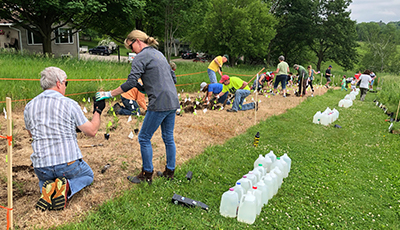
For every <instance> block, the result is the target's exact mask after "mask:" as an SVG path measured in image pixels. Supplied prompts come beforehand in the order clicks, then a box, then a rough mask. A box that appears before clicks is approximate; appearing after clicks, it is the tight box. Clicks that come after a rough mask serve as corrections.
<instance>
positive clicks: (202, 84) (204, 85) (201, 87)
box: [200, 82, 207, 91]
mask: <svg viewBox="0 0 400 230" xmlns="http://www.w3.org/2000/svg"><path fill="white" fill-rule="evenodd" d="M206 86H207V83H205V82H202V83H201V84H200V91H203V89H204V87H206Z"/></svg>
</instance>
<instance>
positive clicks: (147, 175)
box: [128, 168, 153, 184]
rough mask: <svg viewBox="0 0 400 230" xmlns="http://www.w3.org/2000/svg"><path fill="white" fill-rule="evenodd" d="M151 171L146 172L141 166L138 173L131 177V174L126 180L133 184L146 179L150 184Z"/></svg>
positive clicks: (151, 180)
mask: <svg viewBox="0 0 400 230" xmlns="http://www.w3.org/2000/svg"><path fill="white" fill-rule="evenodd" d="M152 177H153V172H146V171H144V169H143V168H142V171H141V172H140V173H139V175H137V176H135V177H133V176H128V180H129V181H130V182H132V183H134V184H140V183H142V182H143V181H146V182H147V183H149V184H151V183H152V182H153V179H152Z"/></svg>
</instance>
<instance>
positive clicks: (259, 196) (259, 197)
mask: <svg viewBox="0 0 400 230" xmlns="http://www.w3.org/2000/svg"><path fill="white" fill-rule="evenodd" d="M253 194H254V196H255V197H256V200H257V212H256V213H257V215H260V213H261V208H262V207H263V205H264V203H263V202H262V192H261V190H259V189H258V188H257V186H253Z"/></svg>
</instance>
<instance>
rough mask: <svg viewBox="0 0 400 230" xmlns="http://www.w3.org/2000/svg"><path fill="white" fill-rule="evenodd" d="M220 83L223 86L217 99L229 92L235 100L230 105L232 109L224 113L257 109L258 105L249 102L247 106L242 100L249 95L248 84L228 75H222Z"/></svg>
mask: <svg viewBox="0 0 400 230" xmlns="http://www.w3.org/2000/svg"><path fill="white" fill-rule="evenodd" d="M219 82H220V83H222V84H224V86H223V88H222V91H221V93H219V94H218V95H217V98H220V97H222V95H224V94H225V93H226V92H230V93H231V94H234V95H235V100H234V101H233V103H232V108H231V109H228V110H226V111H228V112H237V111H238V110H249V109H254V108H256V109H258V108H257V107H258V105H256V103H254V102H251V103H248V104H244V105H243V102H244V99H245V98H246V97H247V96H249V95H250V87H249V86H248V83H247V82H245V81H243V80H242V79H240V78H238V77H229V76H228V75H223V76H222V78H221V80H220V81H219Z"/></svg>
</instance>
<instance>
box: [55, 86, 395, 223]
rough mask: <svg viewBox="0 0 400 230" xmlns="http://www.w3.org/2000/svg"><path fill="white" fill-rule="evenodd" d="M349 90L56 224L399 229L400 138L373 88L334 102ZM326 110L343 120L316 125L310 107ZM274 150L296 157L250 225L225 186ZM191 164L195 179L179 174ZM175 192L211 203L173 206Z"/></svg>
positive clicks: (307, 103) (318, 100)
mask: <svg viewBox="0 0 400 230" xmlns="http://www.w3.org/2000/svg"><path fill="white" fill-rule="evenodd" d="M345 95H346V92H343V91H340V90H336V91H334V90H329V91H328V92H327V93H326V94H325V95H323V96H317V97H313V98H311V97H309V98H308V99H307V100H306V101H304V102H303V103H302V104H301V105H299V106H298V107H296V108H293V109H290V110H288V111H287V112H286V113H284V114H282V115H279V116H273V117H270V118H268V119H266V120H265V121H264V122H261V123H260V124H258V125H256V126H254V127H249V130H248V132H247V133H245V134H243V135H240V136H237V137H232V139H230V140H229V141H227V142H226V143H225V144H224V145H218V146H211V147H209V148H207V149H205V150H204V153H203V154H202V155H199V156H198V157H195V158H193V159H192V160H190V161H189V162H187V163H185V164H184V165H181V166H179V167H178V168H177V169H176V179H175V180H174V181H165V180H163V179H156V180H155V181H154V182H153V184H152V185H151V186H149V185H147V184H141V185H132V189H131V190H129V191H125V192H123V195H122V196H121V197H119V198H117V199H114V200H110V201H109V202H107V203H105V204H104V205H102V206H100V207H99V208H98V209H97V210H96V211H93V212H91V213H89V214H88V215H87V216H86V217H85V218H84V219H82V220H79V221H77V222H76V223H72V224H68V225H66V226H61V227H58V228H57V229H244V228H254V229H273V228H277V229H312V228H321V229H399V228H400V216H399V214H400V195H399V191H398V190H399V188H400V180H399V174H400V162H399V152H400V145H399V140H400V136H399V135H395V134H389V133H388V127H389V125H390V123H389V122H385V119H386V118H387V116H386V115H385V114H384V113H383V111H382V110H381V109H380V108H378V107H377V106H375V103H373V100H374V99H375V97H376V94H372V93H369V94H368V95H367V98H366V101H365V102H361V101H359V100H358V98H359V97H357V99H356V100H355V101H354V104H353V106H351V107H350V108H338V102H339V100H341V99H342V98H344V96H345ZM327 107H329V108H331V109H333V108H336V109H337V110H338V111H339V113H340V115H339V119H338V120H336V121H335V122H334V123H333V124H331V125H329V126H327V127H325V126H322V125H317V124H313V123H312V118H313V116H314V114H315V113H316V112H317V111H324V110H325V109H326V108H327ZM222 115H223V113H222V114H221V116H222ZM334 124H338V125H340V126H341V127H342V128H335V127H334ZM396 125H397V127H398V128H400V127H399V125H398V124H396ZM258 131H259V132H260V134H261V137H260V142H259V146H258V147H256V148H255V147H253V146H252V143H253V139H254V135H255V134H256V133H257V132H258ZM270 150H273V151H274V153H275V154H276V155H277V156H280V155H283V154H284V153H287V154H288V155H289V157H291V159H292V168H291V172H290V174H289V177H288V178H286V179H285V180H284V183H283V185H282V187H281V188H280V189H279V191H278V194H277V195H276V196H274V197H273V198H272V199H271V200H270V201H269V202H268V204H267V205H266V206H264V207H263V209H262V211H261V214H260V216H258V217H257V219H256V221H255V223H254V224H253V225H247V224H244V223H240V222H238V221H237V220H236V219H231V218H225V217H222V216H221V215H219V205H220V200H221V195H222V193H224V192H225V191H227V190H228V189H229V188H230V187H233V186H234V185H235V182H236V181H237V180H238V179H239V178H241V177H242V175H244V174H246V173H247V172H248V171H250V170H252V169H253V163H254V161H255V160H256V159H257V158H258V155H259V154H263V155H265V154H267V153H268V152H269V151H270ZM189 170H190V171H192V172H193V179H192V180H191V181H188V180H186V178H185V175H186V173H187V172H188V171H189ZM174 193H176V194H179V195H182V196H185V197H189V198H192V199H195V200H198V201H201V202H203V203H205V204H207V205H208V206H209V207H210V209H209V211H205V210H202V209H200V208H187V207H182V206H178V205H175V204H173V203H172V202H171V198H172V196H173V194H174Z"/></svg>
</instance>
